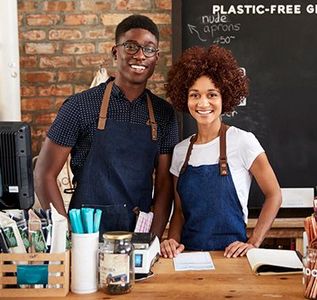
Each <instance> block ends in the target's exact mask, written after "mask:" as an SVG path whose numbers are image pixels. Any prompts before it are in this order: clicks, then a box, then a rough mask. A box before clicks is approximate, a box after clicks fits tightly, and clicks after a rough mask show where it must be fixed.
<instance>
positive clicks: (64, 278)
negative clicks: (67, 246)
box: [0, 251, 70, 297]
mask: <svg viewBox="0 0 317 300" xmlns="http://www.w3.org/2000/svg"><path fill="white" fill-rule="evenodd" d="M69 256H70V254H69V251H66V252H65V253H52V254H50V253H27V254H13V253H0V295H1V296H2V297H63V296H66V295H67V293H68V291H69V264H70V263H69ZM21 262H23V264H32V265H34V264H43V263H44V262H45V263H46V264H48V272H49V274H48V285H53V286H54V285H55V287H48V288H17V287H14V285H15V284H17V277H16V270H17V264H18V263H20V264H21ZM50 262H51V264H49V263H50ZM53 262H54V263H53ZM57 272H58V274H56V273H57ZM54 273H55V274H54ZM10 285H11V286H10Z"/></svg>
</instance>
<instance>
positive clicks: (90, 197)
mask: <svg viewBox="0 0 317 300" xmlns="http://www.w3.org/2000/svg"><path fill="white" fill-rule="evenodd" d="M112 86H113V82H110V83H109V84H108V85H107V87H106V90H105V93H104V96H103V102H102V105H101V108H100V113H99V123H98V129H97V131H96V134H95V136H94V140H93V142H92V145H91V150H90V152H89V154H88V156H87V159H86V161H85V164H84V167H83V170H82V172H81V173H80V175H79V176H78V178H76V182H77V186H76V190H75V193H74V195H73V197H72V200H71V203H70V209H71V208H81V207H83V206H85V207H93V208H99V209H101V210H102V220H101V225H100V230H99V232H100V234H101V235H102V233H103V232H106V231H117V230H128V231H133V230H134V227H135V223H136V214H135V212H134V210H135V209H136V208H138V209H139V210H141V211H144V212H149V211H150V207H151V204H152V187H153V179H152V178H153V177H152V176H153V170H154V167H155V163H156V160H157V154H158V145H157V124H156V122H155V119H154V113H153V107H152V102H151V100H150V98H149V96H148V95H147V106H148V110H149V121H148V122H147V123H149V125H150V126H149V125H147V124H144V125H143V124H141V125H140V124H132V123H129V122H120V121H115V120H110V119H107V112H108V105H109V100H110V94H111V90H112ZM151 138H152V139H151Z"/></svg>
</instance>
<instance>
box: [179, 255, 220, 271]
mask: <svg viewBox="0 0 317 300" xmlns="http://www.w3.org/2000/svg"><path fill="white" fill-rule="evenodd" d="M173 261H174V267H175V271H190V270H214V269H215V266H214V263H213V261H212V259H211V256H210V254H209V252H186V253H180V254H178V255H177V256H176V257H175V258H173Z"/></svg>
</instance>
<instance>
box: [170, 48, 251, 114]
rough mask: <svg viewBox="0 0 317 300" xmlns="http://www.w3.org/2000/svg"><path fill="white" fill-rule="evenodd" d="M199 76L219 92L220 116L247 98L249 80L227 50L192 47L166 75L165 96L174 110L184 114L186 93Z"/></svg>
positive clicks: (186, 109)
mask: <svg viewBox="0 0 317 300" xmlns="http://www.w3.org/2000/svg"><path fill="white" fill-rule="evenodd" d="M203 75H205V76H207V77H209V78H210V79H211V80H212V81H213V83H214V84H215V86H216V87H217V88H218V89H219V90H220V93H221V96H222V113H229V112H232V111H233V110H234V108H235V107H236V106H237V105H238V104H240V102H241V101H242V100H243V98H244V97H246V96H247V95H248V81H249V80H248V78H247V76H246V75H245V74H244V72H243V70H242V69H241V68H240V67H239V65H238V63H237V61H236V59H235V58H234V57H233V55H232V53H231V51H230V50H227V49H225V48H222V47H219V46H217V45H212V46H210V47H209V48H207V49H206V48H203V47H197V46H195V47H192V48H189V49H187V50H186V51H184V53H183V54H182V56H181V57H180V59H179V60H178V61H177V62H176V63H175V64H174V65H173V66H172V67H171V69H170V71H169V72H168V76H167V84H166V86H165V88H166V95H167V97H168V98H169V100H170V101H171V102H172V104H173V106H174V107H175V108H176V109H177V110H179V111H183V112H188V107H187V100H188V90H189V88H190V87H191V86H192V85H193V84H194V83H195V81H196V80H197V79H198V78H199V77H201V76H203Z"/></svg>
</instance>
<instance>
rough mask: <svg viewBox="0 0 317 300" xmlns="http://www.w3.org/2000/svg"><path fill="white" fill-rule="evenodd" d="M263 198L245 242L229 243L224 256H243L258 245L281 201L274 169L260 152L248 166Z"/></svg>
mask: <svg viewBox="0 0 317 300" xmlns="http://www.w3.org/2000/svg"><path fill="white" fill-rule="evenodd" d="M250 172H251V174H252V175H253V176H254V178H255V180H256V182H257V184H258V185H259V187H260V189H261V190H262V192H263V194H264V197H265V200H264V204H263V207H262V209H261V213H260V216H259V218H258V221H257V224H256V226H255V228H254V230H253V232H252V235H251V236H250V238H249V240H248V241H247V242H246V243H243V242H239V241H236V242H234V243H232V244H230V245H229V246H228V247H227V248H226V249H225V253H224V255H225V256H226V257H237V256H243V255H245V254H246V252H247V251H248V250H249V249H250V248H254V247H259V246H260V245H261V243H262V241H263V240H264V238H265V235H266V233H267V232H268V230H269V229H270V228H271V226H272V223H273V221H274V219H275V217H276V215H277V212H278V210H279V208H280V206H281V203H282V194H281V189H280V186H279V183H278V181H277V178H276V176H275V174H274V171H273V169H272V167H271V165H270V163H269V161H268V159H267V156H266V154H265V153H262V154H260V155H259V156H258V157H257V158H256V159H255V160H254V162H253V164H252V166H251V168H250Z"/></svg>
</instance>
